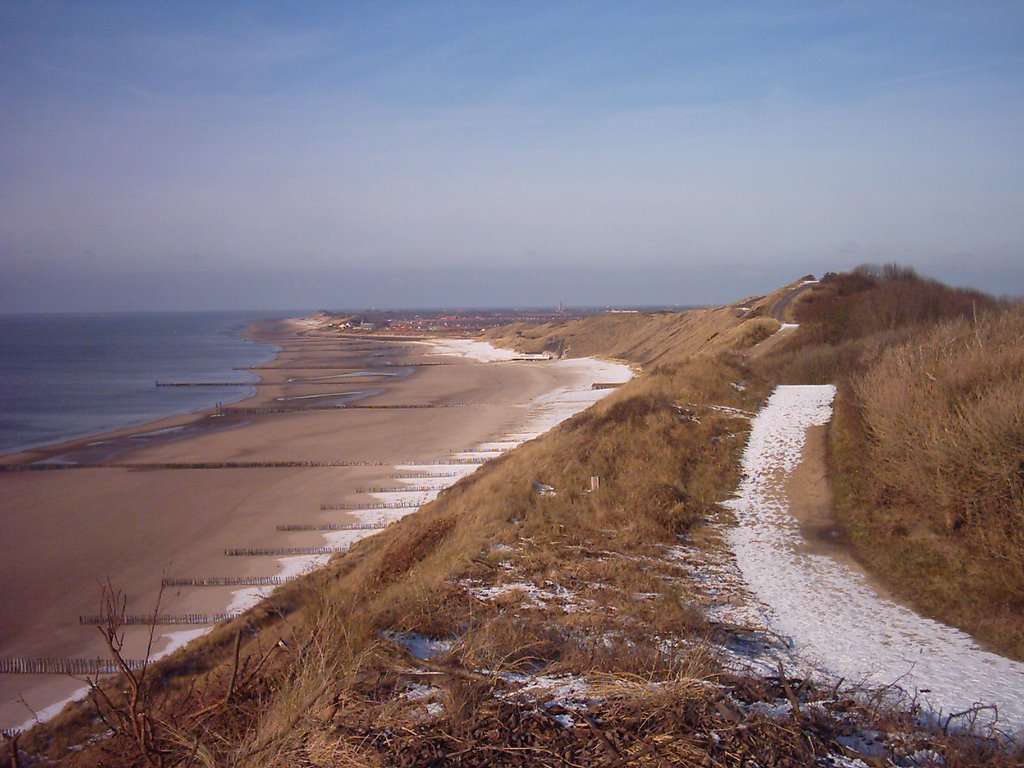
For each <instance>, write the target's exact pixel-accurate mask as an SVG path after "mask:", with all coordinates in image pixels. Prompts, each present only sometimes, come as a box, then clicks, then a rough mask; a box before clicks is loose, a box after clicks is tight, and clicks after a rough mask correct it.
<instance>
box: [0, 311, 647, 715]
mask: <svg viewBox="0 0 1024 768" xmlns="http://www.w3.org/2000/svg"><path fill="white" fill-rule="evenodd" d="M254 333H255V334H257V335H258V337H259V338H260V340H264V341H271V342H273V343H276V344H278V345H279V346H280V348H281V351H280V353H279V355H278V356H277V357H276V358H275V360H273V361H271V362H270V363H267V364H265V365H264V366H260V368H259V370H258V373H259V374H260V377H261V380H260V383H259V385H258V386H257V387H256V394H255V395H254V396H253V397H251V398H248V399H246V400H244V401H241V402H239V403H235V404H233V405H231V406H228V407H226V408H225V409H223V411H222V412H215V411H210V412H200V413H195V414H191V415H188V416H179V417H174V418H170V419H164V420H161V421H159V422H155V423H152V424H147V425H144V426H141V427H135V428H131V429H125V430H119V431H117V432H112V433H109V434H105V435H101V436H94V437H91V438H88V439H83V440H77V441H74V442H72V443H67V444H63V445H60V446H53V447H49V448H46V449H42V450H35V451H27V452H23V453H20V454H16V455H11V456H6V457H3V463H5V464H20V465H24V464H30V463H38V462H50V463H58V464H61V465H62V468H59V469H52V470H46V471H5V472H2V473H0V503H2V508H3V510H4V514H3V516H2V518H0V542H2V545H0V546H2V557H0V583H2V584H3V589H2V591H0V657H25V658H40V657H54V658H96V657H100V656H104V648H103V645H102V640H101V638H100V636H99V634H98V633H97V632H96V630H95V629H94V628H92V627H89V626H82V625H80V624H79V616H81V615H89V614H95V613H96V612H97V610H98V607H99V596H100V584H101V583H104V582H106V581H107V580H108V579H109V580H110V582H111V583H113V584H114V585H115V586H116V587H118V588H120V589H122V590H124V591H125V593H126V594H127V597H128V608H127V609H128V612H129V613H143V614H144V613H150V612H152V610H153V608H154V606H155V605H156V601H157V599H158V597H160V592H161V586H160V585H161V579H162V578H164V577H240V576H277V575H281V574H282V573H283V572H284V573H286V575H287V574H290V573H291V572H293V571H296V570H299V569H301V568H302V567H306V566H308V565H310V564H312V563H315V562H316V560H315V559H314V558H305V559H302V560H299V561H291V562H288V561H279V559H277V558H275V557H273V556H254V557H229V556H225V552H224V551H225V549H230V548H267V547H274V548H277V547H319V546H325V545H332V546H334V545H338V544H344V543H345V541H346V540H351V538H352V536H348V535H346V534H332V535H331V536H332V538H330V539H325V537H324V535H323V534H322V533H321V532H317V531H301V532H279V531H278V530H277V526H278V525H286V524H320V523H332V524H338V523H346V522H356V521H360V520H362V521H367V520H369V521H372V519H374V515H376V516H377V519H384V518H387V517H389V516H390V517H394V516H396V515H399V514H405V513H407V512H410V511H412V510H411V509H408V508H405V507H401V508H398V509H395V510H387V511H386V513H385V512H384V511H377V512H373V511H367V512H360V513H357V514H347V513H346V512H343V511H334V510H329V509H323V508H322V507H324V506H328V507H331V506H335V507H338V506H340V507H345V506H356V505H360V504H363V505H366V504H378V505H379V504H384V503H393V502H394V501H396V500H402V499H409V498H414V499H416V500H423V499H427V498H430V497H431V496H432V495H434V494H436V490H435V491H432V492H427V491H424V492H420V493H418V494H410V493H404V492H390V493H378V494H376V495H374V494H373V493H370V492H368V491H369V490H371V489H379V488H389V487H393V486H395V485H396V480H395V479H394V477H393V476H394V475H395V474H396V473H404V474H421V475H427V474H431V473H434V474H445V475H453V474H456V473H458V474H461V473H463V472H466V471H471V470H472V469H473V466H472V465H471V464H459V465H451V466H449V465H445V464H437V465H436V466H433V467H432V468H431V467H417V466H416V465H430V464H431V462H446V461H450V460H451V459H452V458H453V457H458V456H460V455H462V456H465V457H466V458H465V460H466V461H471V460H473V457H474V456H475V457H477V459H478V460H483V459H484V458H487V457H488V456H493V455H497V451H498V450H502V449H506V448H512V447H514V445H515V443H516V442H518V441H521V440H523V439H527V438H529V437H530V436H531V435H535V434H539V433H540V432H543V431H545V430H546V429H547V428H549V427H550V426H551V425H553V424H554V423H557V421H559V420H561V419H562V418H565V417H566V416H567V415H569V414H570V413H571V412H573V411H575V410H579V409H580V408H583V407H585V406H586V405H587V404H588V403H589V402H592V401H593V400H594V399H596V397H598V396H599V394H598V393H591V392H589V391H588V390H589V388H590V384H591V383H593V382H595V381H606V380H609V376H616V375H618V376H620V377H625V376H628V372H627V371H626V369H625V368H624V367H622V366H614V365H610V364H601V363H597V362H596V361H577V360H569V361H550V362H541V361H513V360H508V359H507V357H508V355H507V354H504V353H501V352H494V351H493V350H492V349H491V348H489V347H486V345H484V346H480V347H474V346H473V345H472V343H469V342H460V341H448V342H443V343H442V344H441V345H440V346H435V345H431V344H428V343H422V342H411V341H380V340H369V339H360V338H354V339H342V338H338V337H336V336H327V335H325V334H324V333H322V332H321V331H319V330H318V329H317V328H315V327H314V326H313V325H312V324H311V323H309V322H307V321H279V322H267V323H262V324H260V325H259V326H258V327H256V328H255V329H254ZM488 350H490V351H488ZM620 380H621V379H620ZM339 403H347V404H348V405H349V406H350V407H348V408H345V409H339V408H336V407H335V408H332V407H331V406H333V405H337V404H339ZM352 406H354V407H352ZM370 406H372V407H370ZM398 406H404V407H398ZM408 406H417V407H408ZM421 406H424V407H421ZM261 411H266V412H261ZM481 448H483V449H484V450H483V452H478V453H468V454H460V452H466V451H474V450H475V451H480V449H481ZM299 462H302V463H305V464H306V465H305V466H288V464H290V463H299ZM184 463H188V464H192V465H195V464H197V463H198V464H205V465H211V464H219V465H222V466H221V467H220V468H210V467H209V466H206V467H202V468H189V469H184V468H180V467H175V466H173V465H176V464H177V465H180V464H184ZM243 464H249V465H252V464H257V465H258V464H264V466H240V465H243ZM267 464H272V465H273V466H267ZM320 464H322V466H321V465H320ZM169 465H170V466H169ZM223 465H229V466H223ZM403 465H404V466H403ZM398 467H402V469H400V470H399V469H396V468H398ZM446 468H447V469H449V470H451V471H449V472H442V470H445V469H446ZM397 482H403V481H397ZM404 482H405V483H407V484H409V486H410V488H415V487H418V486H420V487H421V486H428V485H436V484H438V483H446V484H450V482H453V479H452V478H451V477H448V478H446V479H444V480H434V481H431V480H430V479H429V478H423V479H407V480H405V481H404ZM417 484H418V485H417ZM359 535H365V533H361V534H359ZM282 569H284V570H282ZM253 592H254V590H249V591H248V592H243V591H242V590H240V589H239V588H238V587H234V588H232V587H204V588H194V587H171V588H167V589H165V590H164V591H163V594H162V597H161V602H160V609H161V613H167V614H184V613H205V614H208V613H218V612H222V611H224V610H225V609H226V608H228V607H229V606H231V607H233V608H242V607H245V605H246V604H247V603H251V600H252V599H253V595H252V593H253ZM202 631H203V627H202V626H173V627H164V626H161V627H158V628H157V636H158V641H157V643H156V645H155V650H156V652H158V653H159V652H166V650H167V649H168V648H169V647H173V646H174V645H175V644H179V643H181V642H184V641H186V640H188V639H191V637H193V636H195V635H196V634H198V633H201V632H202ZM147 635H148V628H146V627H143V626H134V627H129V628H128V631H127V641H128V643H127V655H129V656H132V657H138V656H139V655H140V654H142V653H143V649H144V647H145V641H146V638H147ZM82 684H83V683H82V681H81V680H76V679H72V678H69V677H67V676H60V675H57V676H42V675H23V674H4V675H0V727H4V728H12V727H23V726H24V725H25V724H26V723H27V722H30V721H31V719H32V711H35V712H40V711H42V710H45V709H46V708H47V707H50V706H51V705H53V704H54V702H56V701H59V700H60V699H62V698H65V697H67V696H69V695H71V694H72V693H73V692H75V691H76V690H78V689H80V688H81V686H82Z"/></svg>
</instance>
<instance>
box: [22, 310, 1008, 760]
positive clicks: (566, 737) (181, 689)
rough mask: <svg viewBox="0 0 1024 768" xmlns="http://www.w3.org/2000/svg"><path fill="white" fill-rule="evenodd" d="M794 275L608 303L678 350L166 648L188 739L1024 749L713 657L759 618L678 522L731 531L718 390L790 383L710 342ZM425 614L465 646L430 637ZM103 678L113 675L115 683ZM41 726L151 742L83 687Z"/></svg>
mask: <svg viewBox="0 0 1024 768" xmlns="http://www.w3.org/2000/svg"><path fill="white" fill-rule="evenodd" d="M772 300H773V297H767V298H760V299H755V300H750V301H749V302H745V303H744V307H743V308H740V307H738V306H734V307H729V308H723V309H722V310H707V311H704V314H703V317H704V319H705V320H706V321H707V323H708V324H707V325H703V326H702V325H700V323H699V322H697V321H696V320H695V319H694V317H693V316H690V317H689V318H687V319H681V318H680V317H679V316H675V315H666V316H664V317H661V316H654V317H653V318H648V319H644V318H631V317H629V316H627V317H625V318H622V317H619V318H611V319H595V323H597V327H599V328H600V329H604V331H607V335H606V337H605V338H604V339H603V340H600V341H599V342H598V341H593V342H592V343H593V344H594V345H595V346H599V347H601V348H600V349H598V350H595V351H599V352H602V353H609V352H612V351H615V350H613V349H612V347H615V348H616V349H618V347H619V345H630V344H633V345H635V346H634V347H633V349H634V352H635V354H634V355H633V357H632V358H631V359H634V360H637V361H640V360H643V361H646V362H648V363H651V362H652V361H654V362H661V363H664V361H665V360H666V359H671V360H673V361H675V362H673V364H671V365H666V364H662V365H661V366H660V367H658V368H656V369H655V370H652V371H651V372H649V373H646V374H644V375H643V376H641V377H639V378H638V379H637V380H635V381H634V382H633V383H631V384H629V385H627V386H625V387H623V388H621V389H620V390H617V391H616V392H614V393H612V394H611V395H610V396H609V397H608V398H607V399H606V400H604V401H602V402H601V403H600V404H599V405H597V406H596V407H594V408H592V409H590V410H588V411H586V412H584V413H583V414H580V415H578V416H577V417H575V418H573V419H572V420H570V421H568V422H566V423H565V424H563V425H562V426H560V427H558V428H556V429H555V430H553V431H552V432H550V433H548V434H547V435H545V436H544V437H542V438H540V439H538V440H535V441H532V442H530V443H528V444H526V445H523V446H521V447H519V448H518V449H516V450H515V451H514V452H512V453H510V454H507V455H506V456H504V457H502V458H500V459H496V460H494V461H492V462H489V463H488V464H487V465H485V466H484V467H483V468H482V469H481V470H480V471H478V472H477V473H475V474H474V475H473V476H471V477H470V478H467V479H465V480H462V481H460V482H459V483H457V484H456V485H455V486H453V487H452V488H450V489H449V490H447V491H445V492H443V493H442V494H441V496H440V497H439V498H438V500H437V501H436V502H434V503H432V504H430V505H427V506H426V507H424V508H422V509H421V510H420V511H419V512H417V513H416V514H414V515H410V516H409V517H407V518H405V519H403V520H402V521H400V522H399V523H397V524H396V525H394V526H392V527H391V528H390V529H388V530H386V531H383V532H382V533H381V534H379V535H377V536H374V537H371V538H369V539H366V540H364V541H362V542H360V543H359V544H357V545H356V546H354V547H353V548H352V549H351V550H350V551H349V552H348V553H347V554H345V555H343V556H339V557H337V558H335V559H334V560H333V561H332V562H331V563H330V564H329V566H328V567H326V568H325V569H322V570H321V571H319V572H317V573H315V574H312V575H310V576H307V577H304V578H302V579H299V580H297V581H295V582H293V583H291V584H289V585H287V586H286V587H284V588H282V589H280V590H278V592H277V593H275V596H274V597H273V598H272V599H271V600H270V601H268V602H266V603H264V604H263V605H262V606H260V607H259V608H258V609H255V610H254V611H251V612H249V613H248V614H247V615H246V616H245V617H243V618H241V619H239V620H237V621H236V622H233V623H231V624H229V625H227V626H225V627H222V628H219V629H218V630H217V631H216V632H215V633H214V634H213V635H212V636H211V637H210V638H209V639H208V640H206V641H204V642H201V643H199V644H197V646H195V647H193V648H192V649H189V650H188V651H187V652H179V653H178V654H176V655H175V656H174V657H172V658H170V659H168V660H165V661H164V662H162V663H160V664H158V665H156V666H155V667H154V669H153V675H154V679H155V680H156V681H157V687H158V688H160V691H161V694H160V695H158V696H156V697H154V702H153V705H152V707H153V709H152V712H151V715H152V717H153V718H154V720H155V721H159V722H160V723H163V724H165V725H166V726H167V727H166V730H165V731H164V732H163V733H164V734H166V739H165V740H164V741H162V742H161V744H162V745H164V746H165V748H166V749H167V752H168V760H167V764H168V765H192V766H228V765H236V766H256V765H260V766H264V765H266V766H276V765H281V766H285V765H287V766H293V765H304V766H321V767H322V768H333V767H334V766H339V767H340V766H374V767H376V766H384V765H387V766H414V765H415V766H425V765H437V766H441V765H452V766H484V765H524V766H525V765H530V766H549V765H550V766H555V765H558V766H566V765H569V766H576V765H631V766H655V765H681V766H689V765H692V766H727V765H752V764H755V763H756V764H759V765H763V766H783V765H811V764H815V763H816V762H820V761H821V760H822V759H824V758H826V757H827V756H828V755H839V754H842V750H841V749H840V747H839V746H838V745H837V743H836V739H837V737H838V736H840V735H843V734H846V733H854V732H857V731H858V729H862V728H877V729H878V730H880V731H882V732H884V733H885V734H887V738H889V739H890V742H889V743H890V747H891V750H892V753H891V756H892V758H893V759H894V760H895V759H902V757H905V756H906V755H907V754H910V753H911V752H912V751H914V750H917V749H918V748H921V749H924V748H929V749H933V750H935V752H936V754H937V755H939V756H940V758H941V759H942V760H944V761H945V765H948V766H956V765H964V766H966V765H995V766H1001V765H1007V766H1008V765H1012V764H1015V761H1017V760H1019V758H1020V753H1019V752H1013V751H1012V750H1011V749H1003V748H999V747H997V746H996V745H995V744H994V742H991V741H988V740H978V739H974V738H971V737H961V736H956V735H953V736H949V735H946V734H943V733H942V732H941V730H929V729H927V728H921V727H920V726H917V725H914V724H913V722H912V713H908V712H907V711H906V709H905V708H904V709H896V710H891V711H889V710H884V711H883V708H881V707H879V706H866V705H865V704H864V703H863V699H862V698H858V697H854V696H847V695H845V694H840V693H838V692H837V691H832V690H818V689H817V688H816V687H815V686H814V684H813V683H812V682H811V681H803V680H791V679H789V678H786V677H784V676H782V675H780V676H779V678H767V679H766V678H756V677H736V676H732V675H729V674H727V673H726V672H725V671H724V670H723V669H722V668H721V666H720V664H719V662H718V661H717V660H716V657H715V655H714V653H713V652H712V649H713V643H714V642H716V641H718V640H720V639H722V638H725V637H729V636H730V633H733V632H736V631H743V628H735V627H730V626H724V625H722V624H720V623H717V622H715V621H711V620H709V619H708V617H707V616H706V614H705V612H704V609H703V608H702V605H704V604H705V603H707V602H709V601H710V600H711V599H712V598H709V596H708V594H707V593H706V591H705V587H704V586H703V585H702V583H701V581H700V580H699V579H698V578H697V577H696V575H695V574H694V572H693V571H692V570H690V569H688V568H685V567H683V565H681V563H680V562H679V561H678V560H676V559H673V557H670V556H669V555H668V552H669V550H668V549H667V547H671V546H674V545H678V544H679V543H680V541H686V542H687V544H688V545H689V546H691V547H699V546H701V545H702V544H703V545H706V546H709V547H713V546H715V541H716V537H715V536H714V535H710V534H708V533H707V532H706V529H705V527H704V524H705V522H706V521H707V520H709V519H715V518H717V517H718V516H719V510H718V508H717V502H718V501H720V500H721V499H723V498H724V497H726V496H727V495H728V494H729V493H730V492H731V491H732V489H733V487H734V486H735V483H736V479H737V478H736V468H737V466H738V457H739V453H740V451H741V449H742V447H743V445H744V443H745V436H746V431H747V429H748V425H749V422H748V420H747V419H745V418H743V417H742V416H740V415H737V413H736V412H727V411H723V410H720V408H721V407H722V406H727V407H729V408H734V409H743V410H746V411H752V410H755V409H756V407H757V405H758V404H759V402H760V401H761V400H762V399H763V397H764V396H765V395H766V394H767V392H768V390H769V388H770V384H769V381H768V380H767V379H760V378H758V377H756V376H753V375H752V374H751V372H750V371H749V370H747V369H746V368H745V367H744V366H745V363H744V362H743V361H742V359H741V358H738V357H736V356H734V355H732V354H722V355H718V356H712V355H711V354H710V350H711V349H712V348H714V347H715V345H716V344H719V343H721V344H723V345H724V346H723V348H724V349H725V350H726V351H729V350H734V349H735V347H736V346H737V345H738V346H739V347H745V346H746V345H748V344H750V343H753V340H755V339H758V338H760V337H763V335H764V333H766V332H767V331H769V330H770V329H771V328H773V327H774V321H766V320H765V319H764V318H760V317H759V316H758V315H759V312H761V311H762V310H763V308H764V307H765V306H767V305H768V304H769V303H770V302H771V301H772ZM691 323H692V324H691ZM520 330H521V331H522V333H523V337H524V338H525V337H526V335H527V333H533V331H531V330H529V329H520ZM578 332H579V333H580V334H581V335H580V336H579V338H577V337H576V336H574V335H573V334H574V333H576V331H573V330H572V329H569V330H568V331H566V329H564V328H562V329H551V328H548V329H541V330H540V331H538V332H537V335H536V337H535V338H533V339H528V340H527V341H530V342H536V343H539V344H541V345H544V344H550V343H553V340H554V339H556V338H562V339H571V340H572V341H571V343H569V344H563V345H562V347H563V349H562V351H566V350H565V347H567V346H569V347H572V349H570V350H569V353H570V354H575V353H578V352H579V346H578V344H579V343H581V342H582V339H583V338H584V337H585V331H584V330H583V329H579V330H578ZM602 332H603V331H602ZM641 336H642V337H643V338H642V339H641V338H640V337H641ZM588 343H590V342H588ZM673 344H675V345H676V346H673ZM602 345H603V346H602ZM659 346H660V349H661V352H657V349H658V348H659ZM739 381H743V382H744V383H745V384H744V386H735V384H736V383H737V382H739ZM593 475H597V476H599V477H600V478H601V483H600V488H599V489H598V490H597V491H596V492H591V491H590V490H589V489H590V477H591V476H593ZM535 481H541V482H543V483H547V484H549V485H551V486H554V488H555V489H556V491H557V493H556V494H555V495H553V496H542V495H540V494H538V493H537V492H536V490H535V488H534V482H535ZM714 599H718V598H714ZM240 629H241V630H244V633H243V642H242V645H241V646H240V653H239V658H240V662H239V665H240V666H239V669H240V670H241V677H240V682H239V684H238V685H236V686H235V688H234V689H232V688H231V686H230V682H229V681H230V679H231V678H232V675H233V673H232V667H233V664H232V656H233V654H232V648H233V639H234V638H235V637H237V634H236V633H237V632H238V630H240ZM413 632H415V633H421V634H422V635H424V636H427V637H429V638H432V639H434V640H444V641H447V642H448V643H450V645H448V646H445V647H444V648H441V649H439V650H438V652H437V653H436V654H435V655H433V656H431V657H430V658H428V659H420V658H415V657H414V656H412V655H411V653H410V652H409V650H408V649H407V648H406V647H405V646H404V645H403V642H402V638H403V636H404V635H403V634H402V633H413ZM279 640H283V641H284V642H283V643H279ZM250 673H251V674H250ZM541 683H543V684H541ZM106 686H107V690H109V691H111V695H112V696H115V697H116V695H117V690H118V688H119V682H118V681H110V682H109V683H108V684H106ZM545 686H547V687H545ZM562 689H565V690H563V692H562V693H558V692H557V691H559V690H562ZM228 690H231V691H232V693H231V695H230V696H226V691H228ZM565 691H568V692H565ZM786 702H790V706H791V710H790V711H788V712H787V711H786V710H785V708H784V707H783V708H782V709H780V705H781V704H785V703H786ZM858 702H860V703H858ZM779 713H781V714H779ZM566 723H572V727H566ZM911 742H912V743H911ZM70 744H75V745H78V746H79V747H81V749H79V751H74V752H69V750H68V746H69V745H70ZM23 746H24V747H25V749H26V751H27V752H29V753H30V754H32V755H33V756H34V757H35V758H37V759H38V760H39V761H40V764H46V763H47V762H48V761H49V763H50V764H55V763H60V764H66V765H73V766H94V765H110V766H115V765H126V766H127V765H137V764H139V759H138V755H135V754H133V753H132V751H131V745H130V744H128V743H125V742H123V741H118V740H116V739H112V738H110V737H107V736H104V734H103V732H102V727H100V726H99V725H97V724H96V723H94V722H92V721H91V719H90V713H89V712H88V710H86V709H81V708H79V709H76V710H74V711H73V712H72V711H69V712H68V713H67V714H66V715H65V716H64V719H63V720H62V721H56V722H55V723H54V724H53V726H49V727H46V728H39V729H36V730H34V731H33V732H32V733H30V734H28V735H27V736H26V738H25V740H24V742H23Z"/></svg>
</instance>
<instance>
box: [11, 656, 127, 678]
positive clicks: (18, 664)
mask: <svg viewBox="0 0 1024 768" xmlns="http://www.w3.org/2000/svg"><path fill="white" fill-rule="evenodd" d="M125 663H126V664H127V665H128V667H129V669H133V670H134V669H142V667H143V666H144V665H145V663H146V662H145V661H144V660H143V659H126V660H125ZM120 671H121V668H120V667H119V666H117V665H116V664H115V663H114V662H113V661H111V660H110V659H99V658H97V659H60V658H58V659H29V658H23V657H18V656H13V657H12V656H6V657H2V658H0V675H93V676H96V675H115V674H117V673H118V672H120Z"/></svg>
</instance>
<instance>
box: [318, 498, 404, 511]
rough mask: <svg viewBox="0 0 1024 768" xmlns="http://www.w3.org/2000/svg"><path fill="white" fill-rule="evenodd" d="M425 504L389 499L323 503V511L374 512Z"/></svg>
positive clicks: (321, 506) (321, 507)
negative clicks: (385, 500) (379, 502)
mask: <svg viewBox="0 0 1024 768" xmlns="http://www.w3.org/2000/svg"><path fill="white" fill-rule="evenodd" d="M422 506H423V504H422V503H421V502H418V501H389V502H387V503H384V504H321V505H320V509H321V511H323V512H350V511H358V512H372V511H374V510H378V509H416V508H417V507H422Z"/></svg>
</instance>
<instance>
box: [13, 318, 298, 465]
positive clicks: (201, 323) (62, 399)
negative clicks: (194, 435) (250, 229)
mask: <svg viewBox="0 0 1024 768" xmlns="http://www.w3.org/2000/svg"><path fill="white" fill-rule="evenodd" d="M295 314H299V313H294V314H293V313H288V312H244V313H242V312H182V313H147V314H109V315H93V314H90V315H0V453H7V452H10V451H15V450H19V449H22V448H28V447H32V446H39V445H46V444H48V443H55V442H60V441H62V440H66V439H69V438H73V437H82V436H85V435H90V434H94V433H96V432H102V431H104V430H109V429H115V428H118V427H124V426H128V425H131V424H138V423H142V422H146V421H150V420H153V419H156V418H160V417H163V416H170V415H172V414H177V413H185V412H188V411H192V410H196V409H198V408H206V407H209V406H212V405H215V404H216V403H217V402H232V401H235V400H239V399H241V398H243V397H246V396H248V395H250V394H251V393H252V391H253V390H252V388H251V387H237V386H234V387H157V386H156V384H155V383H156V381H157V380H161V381H237V382H249V381H255V380H256V378H257V377H256V376H255V375H254V374H253V373H251V372H248V371H239V370H234V368H235V367H241V366H250V365H258V364H259V363H262V362H266V361H267V360H269V359H271V358H272V357H273V355H274V352H275V348H274V347H273V346H272V345H269V344H257V343H255V342H252V341H249V340H247V339H244V338H242V336H241V333H242V331H243V329H244V328H245V325H246V323H247V322H249V321H251V320H256V319H265V318H273V317H287V316H295Z"/></svg>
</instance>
